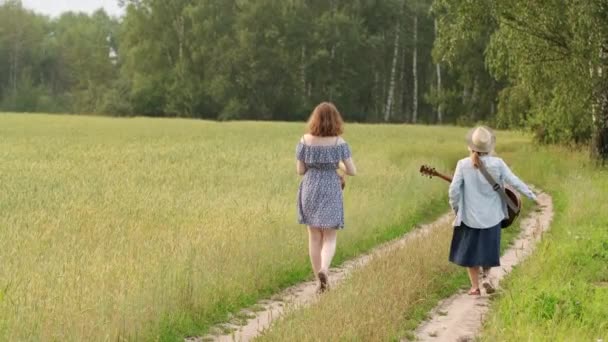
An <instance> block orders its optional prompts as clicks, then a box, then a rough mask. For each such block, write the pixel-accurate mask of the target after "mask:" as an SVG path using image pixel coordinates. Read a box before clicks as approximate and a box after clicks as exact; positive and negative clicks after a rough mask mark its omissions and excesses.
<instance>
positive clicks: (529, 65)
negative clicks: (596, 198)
mask: <svg viewBox="0 0 608 342" xmlns="http://www.w3.org/2000/svg"><path fill="white" fill-rule="evenodd" d="M433 6H434V7H433V8H434V11H435V12H436V13H437V15H438V16H439V23H440V28H439V35H438V39H437V41H436V51H435V55H436V58H440V59H445V60H447V61H449V62H451V63H460V64H461V65H465V66H468V69H467V67H465V68H464V71H462V72H463V73H464V74H465V75H469V77H479V75H483V74H484V73H482V72H481V71H480V69H477V70H475V69H471V68H470V66H471V65H473V64H474V63H473V62H471V60H477V61H479V60H480V59H479V58H477V59H471V58H469V59H468V60H467V61H464V62H462V56H467V55H466V52H467V51H468V50H467V47H470V46H476V47H477V48H476V49H475V51H477V52H478V53H483V54H484V55H483V59H484V60H485V64H486V66H487V68H488V70H489V71H490V72H491V74H492V75H493V76H494V77H496V78H497V79H499V80H501V82H506V84H507V88H506V89H504V90H502V91H501V93H500V96H499V97H498V99H499V101H500V104H499V114H498V116H497V121H496V122H497V124H498V126H500V127H519V126H521V125H526V126H528V127H530V128H531V129H532V130H533V131H534V132H535V133H536V137H537V139H538V140H540V141H542V142H546V143H568V144H581V143H588V142H589V141H590V140H591V138H592V136H594V135H595V136H596V137H600V136H601V137H608V97H607V95H606V93H607V91H608V76H607V75H608V73H607V72H606V70H608V20H607V19H608V4H607V3H606V2H605V1H602V0H592V1H563V0H535V1H528V0H525V1H524V0H517V1H508V2H506V1H489V0H483V1H477V2H471V1H467V0H454V1H448V0H436V1H435V3H434V5H433ZM478 56H481V55H479V54H478ZM458 68H460V69H462V67H458ZM469 110H470V109H469ZM594 118H595V119H594ZM596 141H597V143H596V144H595V150H596V151H600V154H602V155H605V157H606V158H608V139H603V138H599V139H596ZM602 151H603V152H602Z"/></svg>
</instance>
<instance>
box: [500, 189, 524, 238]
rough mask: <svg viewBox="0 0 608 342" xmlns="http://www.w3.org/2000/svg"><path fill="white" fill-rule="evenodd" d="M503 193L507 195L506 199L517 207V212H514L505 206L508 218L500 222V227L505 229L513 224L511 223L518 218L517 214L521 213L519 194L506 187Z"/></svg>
mask: <svg viewBox="0 0 608 342" xmlns="http://www.w3.org/2000/svg"><path fill="white" fill-rule="evenodd" d="M505 192H506V193H507V197H509V198H510V199H511V200H512V201H513V203H515V204H516V205H517V212H515V210H513V209H511V207H509V206H507V211H508V212H509V217H508V218H506V219H504V220H502V222H501V223H500V226H501V227H502V228H507V227H509V226H511V225H512V224H513V221H515V219H517V217H518V216H519V213H520V212H521V196H520V195H519V193H518V192H517V191H515V189H513V188H512V187H510V186H508V185H507V186H505Z"/></svg>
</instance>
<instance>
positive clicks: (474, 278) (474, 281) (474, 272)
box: [467, 267, 479, 290]
mask: <svg viewBox="0 0 608 342" xmlns="http://www.w3.org/2000/svg"><path fill="white" fill-rule="evenodd" d="M467 269H468V271H469V279H470V280H471V290H478V289H479V267H468V268H467Z"/></svg>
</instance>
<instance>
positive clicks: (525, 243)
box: [415, 193, 553, 342]
mask: <svg viewBox="0 0 608 342" xmlns="http://www.w3.org/2000/svg"><path fill="white" fill-rule="evenodd" d="M538 198H539V200H540V202H541V204H542V208H541V210H540V211H537V212H534V213H533V214H531V215H530V216H528V217H526V218H525V219H524V220H523V221H522V231H521V233H520V234H519V236H518V237H517V239H516V241H515V243H514V244H513V246H512V247H511V248H509V249H508V250H507V251H506V252H505V254H504V255H503V256H502V257H501V258H500V264H501V267H497V268H493V269H492V271H491V274H490V279H491V280H492V283H493V284H495V285H496V284H498V282H499V281H500V280H501V279H502V278H504V276H505V275H507V274H508V273H509V272H511V270H512V269H513V266H515V265H517V264H518V263H520V262H521V261H522V260H523V259H525V258H526V257H527V256H528V255H530V253H531V252H532V251H533V250H534V248H535V247H536V244H537V242H538V241H540V239H541V236H542V234H543V232H545V231H547V230H548V229H549V226H550V223H551V220H552V218H553V202H552V200H551V196H549V195H547V194H545V193H542V194H540V195H539V196H538ZM489 298H490V297H489V296H488V295H486V294H484V292H483V290H482V295H481V296H469V295H468V294H467V293H466V292H464V291H463V292H461V293H458V294H455V295H453V296H452V297H450V298H448V299H446V300H444V301H442V302H440V303H439V305H437V307H436V308H435V309H433V310H432V311H431V319H430V320H429V321H427V322H424V323H423V324H422V325H421V326H420V327H418V329H416V332H415V334H416V341H433V342H440V341H441V342H444V341H458V342H464V341H473V340H474V338H475V336H476V335H477V334H478V333H479V330H480V329H481V325H482V323H483V320H484V318H485V315H486V314H487V312H488V309H489V307H488V306H489V302H490V299H489Z"/></svg>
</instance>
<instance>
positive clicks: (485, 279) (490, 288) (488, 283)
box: [481, 267, 496, 294]
mask: <svg viewBox="0 0 608 342" xmlns="http://www.w3.org/2000/svg"><path fill="white" fill-rule="evenodd" d="M491 269H492V267H483V268H482V277H481V279H482V286H483V288H484V289H485V290H486V293H487V294H492V293H494V292H496V289H495V288H494V285H492V280H491V279H490V270H491Z"/></svg>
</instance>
